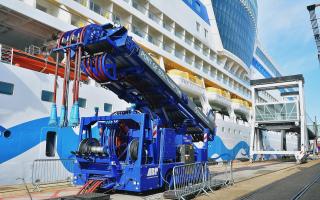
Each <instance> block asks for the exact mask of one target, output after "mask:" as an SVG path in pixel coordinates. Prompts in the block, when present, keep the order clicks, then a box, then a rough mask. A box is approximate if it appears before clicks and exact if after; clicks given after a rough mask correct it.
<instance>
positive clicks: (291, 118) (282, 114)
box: [250, 75, 309, 163]
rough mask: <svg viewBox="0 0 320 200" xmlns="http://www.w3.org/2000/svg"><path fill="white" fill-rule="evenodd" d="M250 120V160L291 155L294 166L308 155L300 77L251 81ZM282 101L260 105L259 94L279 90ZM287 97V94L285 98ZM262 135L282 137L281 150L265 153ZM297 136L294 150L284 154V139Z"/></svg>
mask: <svg viewBox="0 0 320 200" xmlns="http://www.w3.org/2000/svg"><path fill="white" fill-rule="evenodd" d="M250 84H251V90H252V104H253V119H252V129H251V135H250V160H251V161H253V160H254V156H255V155H267V154H269V155H270V154H275V155H276V154H277V155H294V156H295V158H296V160H297V162H299V163H300V162H301V161H303V160H304V159H305V158H306V156H307V151H308V142H309V139H308V138H309V136H308V130H307V126H306V117H305V116H306V111H305V102H304V88H303V86H304V78H303V76H302V75H292V76H283V77H276V78H268V79H258V80H251V81H250ZM289 88H291V89H290V91H291V92H284V94H283V95H285V97H284V98H283V100H281V101H278V102H260V101H259V92H261V91H270V90H280V91H286V90H287V89H289ZM285 93H286V94H285ZM262 131H276V132H280V133H281V150H274V151H267V150H264V147H263V138H262ZM287 133H295V134H297V135H298V137H297V138H298V141H297V144H298V147H297V149H296V150H290V151H289V150H287V149H286V147H285V135H286V134H287Z"/></svg>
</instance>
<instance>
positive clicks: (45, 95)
mask: <svg viewBox="0 0 320 200" xmlns="http://www.w3.org/2000/svg"><path fill="white" fill-rule="evenodd" d="M41 100H42V101H47V102H53V92H50V91H47V90H42V92H41Z"/></svg>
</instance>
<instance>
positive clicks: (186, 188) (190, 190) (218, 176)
mask: <svg viewBox="0 0 320 200" xmlns="http://www.w3.org/2000/svg"><path fill="white" fill-rule="evenodd" d="M172 178H173V190H169V191H167V192H166V193H165V194H164V195H165V197H166V198H172V199H185V198H187V197H188V196H191V195H198V194H200V193H202V192H203V193H205V194H208V193H207V191H211V192H213V189H212V188H215V187H221V186H227V185H229V184H233V172H232V161H224V162H204V163H193V164H186V165H180V166H175V167H174V168H173V173H172Z"/></svg>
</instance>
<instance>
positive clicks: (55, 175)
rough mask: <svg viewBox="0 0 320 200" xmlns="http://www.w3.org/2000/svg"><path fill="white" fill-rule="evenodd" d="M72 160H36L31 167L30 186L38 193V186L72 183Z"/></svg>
mask: <svg viewBox="0 0 320 200" xmlns="http://www.w3.org/2000/svg"><path fill="white" fill-rule="evenodd" d="M74 165H75V160H74V159H37V160H34V161H33V166H32V185H33V186H34V187H35V188H34V190H38V191H40V188H39V186H40V185H45V184H56V183H70V184H71V183H72V181H73V169H74Z"/></svg>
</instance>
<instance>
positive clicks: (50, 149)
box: [46, 131, 56, 157]
mask: <svg viewBox="0 0 320 200" xmlns="http://www.w3.org/2000/svg"><path fill="white" fill-rule="evenodd" d="M55 149H56V132H53V131H48V132H47V139H46V156H47V157H54V156H55Z"/></svg>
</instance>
